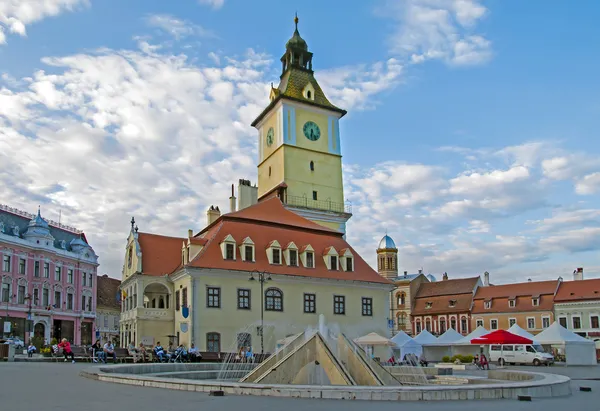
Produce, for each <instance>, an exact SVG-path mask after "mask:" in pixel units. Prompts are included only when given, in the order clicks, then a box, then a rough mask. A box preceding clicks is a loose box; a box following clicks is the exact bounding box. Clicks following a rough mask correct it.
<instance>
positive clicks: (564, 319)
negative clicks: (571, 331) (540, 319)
mask: <svg viewBox="0 0 600 411" xmlns="http://www.w3.org/2000/svg"><path fill="white" fill-rule="evenodd" d="M558 323H559V324H560V326H561V327H564V328H567V327H568V325H567V317H558Z"/></svg>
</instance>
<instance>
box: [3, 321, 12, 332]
mask: <svg viewBox="0 0 600 411" xmlns="http://www.w3.org/2000/svg"><path fill="white" fill-rule="evenodd" d="M10 326H11V323H10V321H6V322H5V323H4V333H5V334H8V333H9V332H10Z"/></svg>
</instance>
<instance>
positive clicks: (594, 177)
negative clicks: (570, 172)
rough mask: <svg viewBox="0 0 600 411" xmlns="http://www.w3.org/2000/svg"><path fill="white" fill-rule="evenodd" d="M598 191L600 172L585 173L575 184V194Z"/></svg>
mask: <svg viewBox="0 0 600 411" xmlns="http://www.w3.org/2000/svg"><path fill="white" fill-rule="evenodd" d="M598 191H600V172H596V173H592V174H588V175H585V176H583V178H582V179H581V180H579V181H578V182H577V183H576V184H575V192H576V193H577V194H582V195H588V194H594V193H596V192H598Z"/></svg>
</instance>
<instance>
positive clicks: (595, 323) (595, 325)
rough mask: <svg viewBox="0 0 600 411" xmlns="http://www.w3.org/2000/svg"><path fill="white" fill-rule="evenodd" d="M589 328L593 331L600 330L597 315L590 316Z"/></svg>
mask: <svg viewBox="0 0 600 411" xmlns="http://www.w3.org/2000/svg"><path fill="white" fill-rule="evenodd" d="M590 327H591V328H594V329H598V328H600V324H599V323H598V316H597V315H591V316H590Z"/></svg>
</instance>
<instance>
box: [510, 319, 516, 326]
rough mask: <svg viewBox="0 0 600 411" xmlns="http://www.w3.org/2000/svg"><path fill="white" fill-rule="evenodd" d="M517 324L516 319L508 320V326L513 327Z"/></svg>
mask: <svg viewBox="0 0 600 411" xmlns="http://www.w3.org/2000/svg"><path fill="white" fill-rule="evenodd" d="M516 323H517V319H516V318H509V319H508V326H509V327H512V326H513V325H515V324H516Z"/></svg>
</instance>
